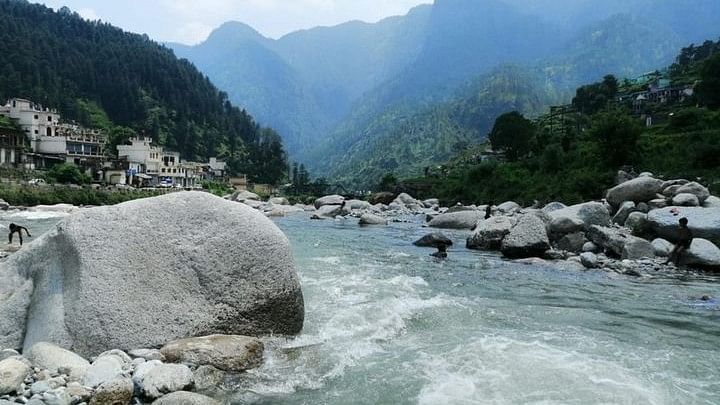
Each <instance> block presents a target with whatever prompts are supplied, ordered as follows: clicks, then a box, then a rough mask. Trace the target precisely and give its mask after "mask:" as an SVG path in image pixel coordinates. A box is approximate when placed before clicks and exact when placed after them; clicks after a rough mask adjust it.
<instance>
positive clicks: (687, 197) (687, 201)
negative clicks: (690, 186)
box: [672, 193, 700, 207]
mask: <svg viewBox="0 0 720 405" xmlns="http://www.w3.org/2000/svg"><path fill="white" fill-rule="evenodd" d="M672 205H675V206H677V207H699V206H700V200H699V199H698V198H697V196H696V195H695V194H690V193H679V194H676V195H675V197H673V198H672Z"/></svg>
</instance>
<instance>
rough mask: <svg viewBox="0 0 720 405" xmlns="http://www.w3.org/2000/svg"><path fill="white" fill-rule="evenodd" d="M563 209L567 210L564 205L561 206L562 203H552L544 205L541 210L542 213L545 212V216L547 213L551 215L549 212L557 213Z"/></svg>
mask: <svg viewBox="0 0 720 405" xmlns="http://www.w3.org/2000/svg"><path fill="white" fill-rule="evenodd" d="M565 208H567V205H565V204H563V203H561V202H557V201H554V202H551V203H548V204H545V206H544V207H543V208H542V210H543V212H545V213H546V214H549V213H551V212H553V211H558V210H562V209H565Z"/></svg>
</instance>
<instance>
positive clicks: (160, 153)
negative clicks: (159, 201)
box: [117, 136, 200, 188]
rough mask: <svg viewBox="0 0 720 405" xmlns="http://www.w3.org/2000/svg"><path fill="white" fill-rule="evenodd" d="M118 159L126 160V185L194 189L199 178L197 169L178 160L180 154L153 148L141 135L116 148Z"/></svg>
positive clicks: (150, 140)
mask: <svg viewBox="0 0 720 405" xmlns="http://www.w3.org/2000/svg"><path fill="white" fill-rule="evenodd" d="M117 150H118V158H119V159H120V160H122V161H127V163H128V169H127V179H126V184H131V185H137V186H159V187H185V188H188V187H195V186H196V183H197V181H198V180H199V178H200V176H199V173H198V170H197V166H196V165H194V164H187V163H183V162H181V161H180V154H179V153H177V152H170V151H166V150H165V149H164V148H163V147H161V146H154V145H153V144H152V139H151V138H148V137H144V136H139V137H136V138H131V139H130V140H129V144H126V145H118V147H117Z"/></svg>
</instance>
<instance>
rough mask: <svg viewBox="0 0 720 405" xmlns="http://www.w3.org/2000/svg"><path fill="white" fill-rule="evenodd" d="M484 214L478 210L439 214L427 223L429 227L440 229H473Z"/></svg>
mask: <svg viewBox="0 0 720 405" xmlns="http://www.w3.org/2000/svg"><path fill="white" fill-rule="evenodd" d="M484 216H485V214H484V213H482V212H480V211H461V212H453V213H450V214H440V215H438V216H436V217H435V218H433V219H432V221H430V222H429V223H428V226H429V227H431V228H442V229H473V228H475V226H476V225H477V224H478V221H480V220H482V219H483V218H484Z"/></svg>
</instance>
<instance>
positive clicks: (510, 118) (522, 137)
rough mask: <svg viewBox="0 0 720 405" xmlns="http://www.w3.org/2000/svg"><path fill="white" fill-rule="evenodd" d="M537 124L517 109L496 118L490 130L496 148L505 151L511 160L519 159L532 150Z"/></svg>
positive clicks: (491, 141)
mask: <svg viewBox="0 0 720 405" xmlns="http://www.w3.org/2000/svg"><path fill="white" fill-rule="evenodd" d="M534 136H535V124H533V122H532V121H530V120H528V119H527V118H525V117H524V116H523V115H522V114H520V113H519V112H517V111H513V112H509V113H505V114H503V115H501V116H500V117H498V119H497V120H495V126H493V129H492V131H491V132H490V136H489V138H490V143H492V146H493V148H494V149H497V150H501V151H503V152H505V156H506V157H507V158H508V160H510V161H515V160H518V159H520V158H522V157H525V156H527V154H528V153H529V152H530V151H531V150H532V142H533V139H534Z"/></svg>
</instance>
